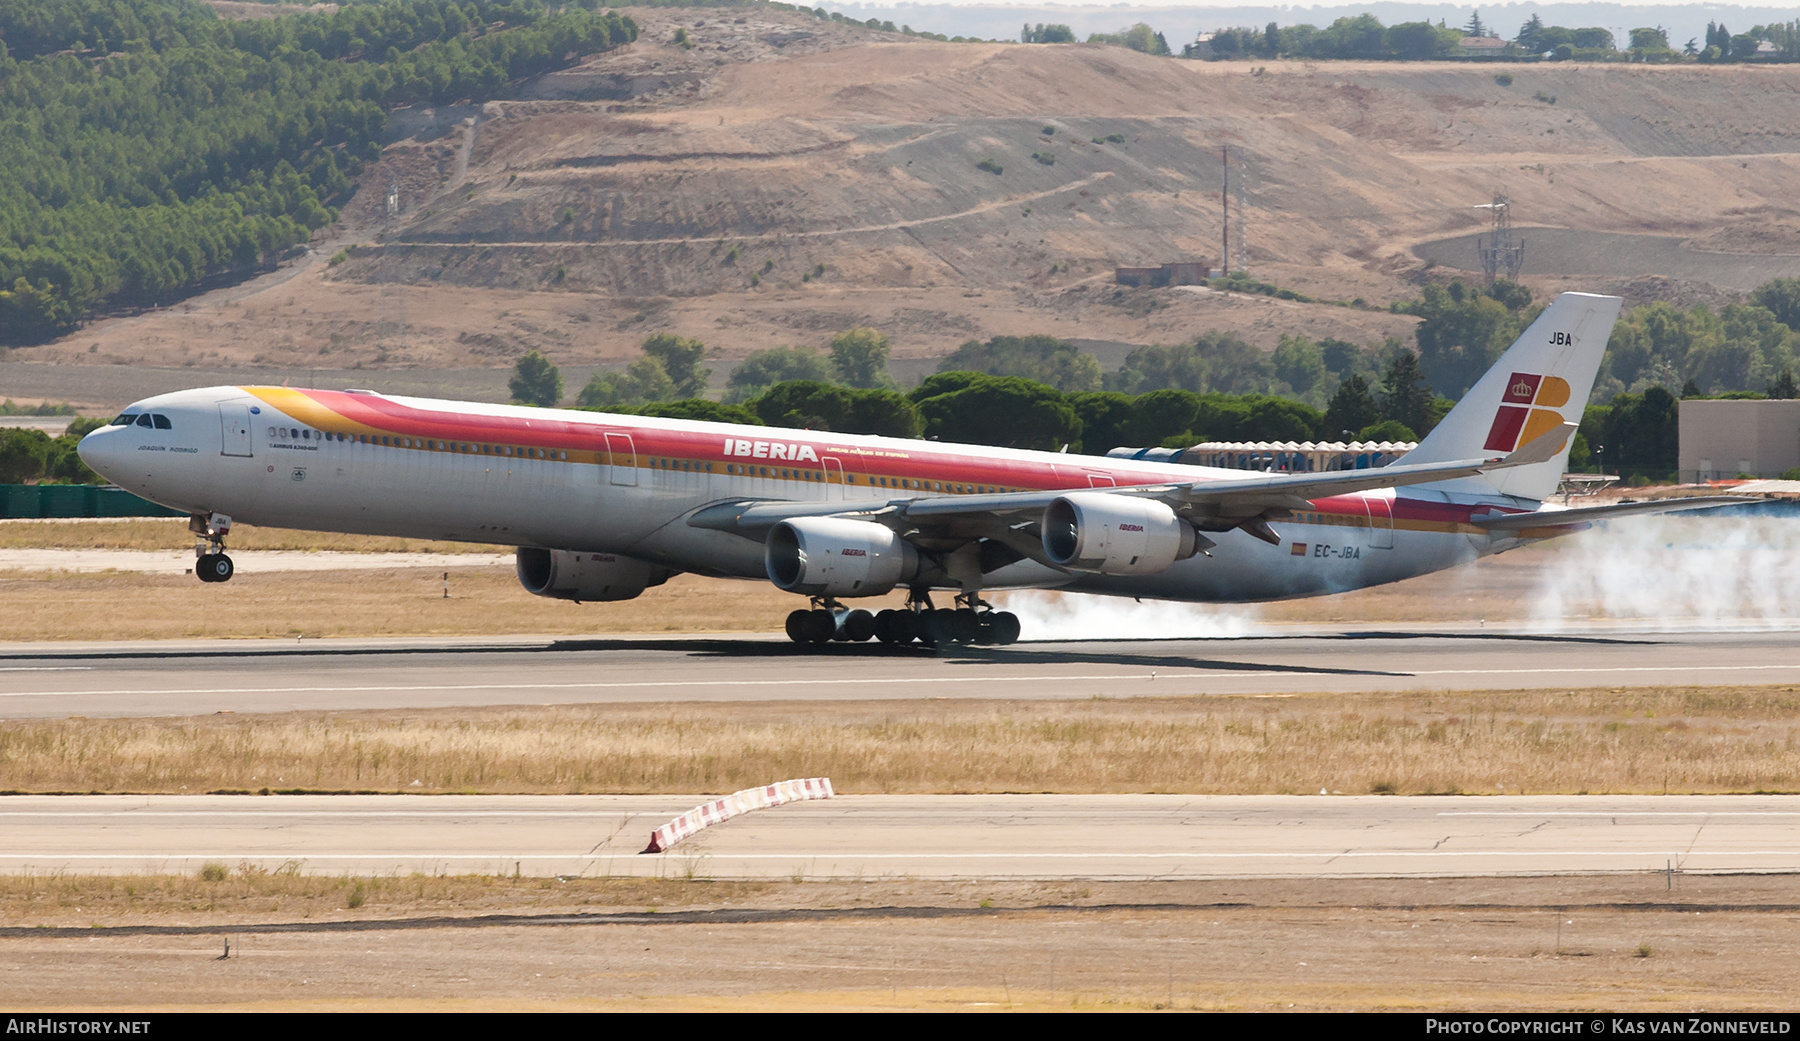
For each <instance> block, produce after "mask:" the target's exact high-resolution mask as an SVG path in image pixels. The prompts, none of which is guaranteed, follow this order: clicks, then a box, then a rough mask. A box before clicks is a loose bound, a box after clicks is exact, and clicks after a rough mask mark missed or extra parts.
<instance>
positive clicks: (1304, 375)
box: [1270, 335, 1325, 398]
mask: <svg viewBox="0 0 1800 1041" xmlns="http://www.w3.org/2000/svg"><path fill="white" fill-rule="evenodd" d="M1270 360H1271V361H1272V362H1273V363H1274V366H1275V376H1276V378H1277V379H1280V380H1282V381H1283V382H1285V383H1286V384H1287V385H1288V386H1289V387H1291V388H1293V391H1294V393H1295V394H1297V395H1299V396H1300V397H1302V398H1304V397H1306V396H1307V395H1308V394H1310V393H1311V392H1312V390H1313V388H1315V387H1317V386H1319V385H1320V384H1321V383H1323V382H1324V380H1325V352H1324V351H1322V350H1320V349H1319V345H1318V344H1316V343H1313V342H1312V341H1311V340H1309V339H1307V338H1306V337H1304V336H1285V335H1284V336H1282V338H1281V342H1280V343H1279V344H1277V345H1276V347H1275V353H1274V355H1272V356H1271V359H1270Z"/></svg>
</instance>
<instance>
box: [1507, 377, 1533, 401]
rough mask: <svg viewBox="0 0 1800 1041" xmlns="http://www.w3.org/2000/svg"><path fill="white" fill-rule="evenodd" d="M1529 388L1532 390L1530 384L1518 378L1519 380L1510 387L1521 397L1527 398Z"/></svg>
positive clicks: (1529, 391)
mask: <svg viewBox="0 0 1800 1041" xmlns="http://www.w3.org/2000/svg"><path fill="white" fill-rule="evenodd" d="M1531 390H1532V387H1531V384H1529V383H1526V382H1525V381H1524V380H1520V381H1519V382H1517V383H1515V384H1513V387H1512V391H1513V393H1514V394H1517V395H1518V396H1519V397H1522V398H1529V397H1530V396H1531Z"/></svg>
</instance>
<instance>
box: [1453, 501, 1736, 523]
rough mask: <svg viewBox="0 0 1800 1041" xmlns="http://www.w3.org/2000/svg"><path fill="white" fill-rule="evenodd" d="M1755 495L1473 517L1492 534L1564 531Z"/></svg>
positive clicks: (1703, 507)
mask: <svg viewBox="0 0 1800 1041" xmlns="http://www.w3.org/2000/svg"><path fill="white" fill-rule="evenodd" d="M1763 501H1764V500H1763V499H1762V498H1761V497H1759V496H1754V495H1707V496H1696V497H1695V498H1692V499H1657V500H1655V501H1652V502H1621V503H1614V504H1613V505H1611V506H1581V507H1577V508H1576V509H1572V510H1535V511H1533V512H1531V513H1490V514H1488V515H1487V516H1485V517H1472V518H1470V520H1469V523H1471V524H1478V525H1480V526H1481V527H1484V528H1486V529H1488V530H1489V531H1518V530H1520V529H1522V528H1562V527H1568V526H1571V525H1575V524H1585V523H1587V522H1589V521H1597V520H1607V519H1610V518H1612V517H1629V516H1634V515H1643V516H1649V515H1652V514H1658V513H1684V512H1686V511H1688V510H1709V509H1713V508H1714V507H1718V506H1737V505H1742V504H1744V503H1748V502H1763Z"/></svg>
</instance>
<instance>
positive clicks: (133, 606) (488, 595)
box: [0, 557, 801, 641]
mask: <svg viewBox="0 0 1800 1041" xmlns="http://www.w3.org/2000/svg"><path fill="white" fill-rule="evenodd" d="M238 561H239V564H238V566H239V568H240V570H239V571H238V574H237V577H236V578H233V579H232V580H231V581H230V582H229V583H226V584H223V585H207V584H204V583H201V582H198V581H195V580H194V578H193V577H192V576H181V575H167V576H164V575H144V574H134V573H124V572H105V573H98V574H61V573H52V572H22V571H15V572H0V633H3V634H5V635H4V637H3V638H4V639H6V640H21V641H30V640H168V639H199V638H243V637H272V636H285V637H293V636H301V635H303V636H305V637H307V638H309V639H311V638H314V637H330V636H337V637H367V636H502V635H513V634H544V635H580V634H590V633H660V632H684V633H704V632H746V631H764V632H771V631H779V630H780V628H781V622H782V619H783V618H784V617H785V616H786V615H787V612H789V611H791V610H793V609H794V608H795V607H797V606H800V603H801V602H800V600H799V598H798V597H795V596H792V595H790V594H787V593H783V592H780V591H779V590H777V589H776V588H775V587H774V586H772V585H770V584H769V583H767V582H728V581H719V580H716V579H703V578H695V577H693V576H686V575H684V576H679V577H677V578H674V579H671V580H670V581H669V583H668V584H667V585H664V586H660V587H658V588H656V589H652V590H650V591H649V592H647V593H645V594H644V595H643V596H642V597H640V598H638V599H637V600H630V601H625V602H623V603H611V604H575V603H571V602H569V601H567V600H550V599H546V598H544V597H538V596H533V595H531V594H530V593H527V592H526V591H525V590H524V589H523V588H522V587H521V586H520V585H519V580H518V578H517V577H516V576H514V574H513V571H512V568H510V567H506V566H499V567H494V566H481V567H467V568H452V569H451V570H450V572H449V575H450V579H449V581H450V598H449V599H445V598H444V572H443V571H442V570H433V569H429V568H392V569H371V570H362V571H351V570H342V571H313V572H298V571H287V572H276V573H263V574H258V573H256V571H255V570H254V568H255V566H256V564H255V558H254V557H239V558H238Z"/></svg>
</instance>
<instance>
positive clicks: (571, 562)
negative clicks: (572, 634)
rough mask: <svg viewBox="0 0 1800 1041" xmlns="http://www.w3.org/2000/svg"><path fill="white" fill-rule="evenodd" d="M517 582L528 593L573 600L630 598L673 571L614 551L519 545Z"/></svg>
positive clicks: (660, 580)
mask: <svg viewBox="0 0 1800 1041" xmlns="http://www.w3.org/2000/svg"><path fill="white" fill-rule="evenodd" d="M516 557H517V560H518V568H519V584H520V585H522V586H524V587H525V591H526V592H528V593H536V594H537V595H538V596H548V597H554V598H556V599H558V600H574V601H576V602H577V603H581V602H583V601H590V600H630V599H632V598H633V597H635V596H637V595H638V594H639V593H642V592H643V591H644V590H646V589H648V588H650V587H651V586H660V585H662V584H663V583H664V582H667V581H668V580H669V577H670V576H671V575H674V574H675V573H676V572H674V571H672V570H670V569H669V568H666V567H658V566H657V565H655V564H650V563H646V562H645V561H642V560H638V559H636V558H635V557H622V556H620V555H618V554H617V553H576V552H573V551H571V550H566V549H532V548H530V547H527V546H520V547H519V551H518V553H517V555H516Z"/></svg>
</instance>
